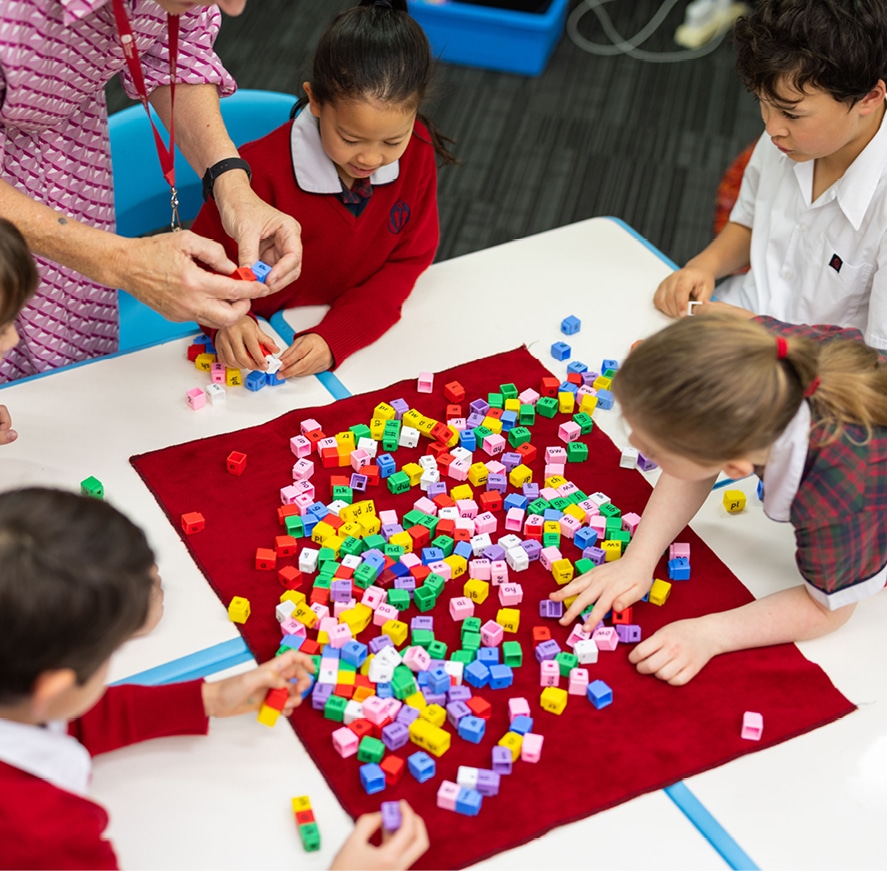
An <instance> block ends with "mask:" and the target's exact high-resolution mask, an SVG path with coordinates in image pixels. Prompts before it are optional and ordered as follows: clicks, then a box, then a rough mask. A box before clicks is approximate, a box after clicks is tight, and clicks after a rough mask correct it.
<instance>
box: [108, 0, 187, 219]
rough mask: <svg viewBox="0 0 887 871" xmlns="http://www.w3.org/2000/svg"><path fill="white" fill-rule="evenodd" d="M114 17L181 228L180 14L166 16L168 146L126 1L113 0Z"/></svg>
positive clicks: (172, 206)
mask: <svg viewBox="0 0 887 871" xmlns="http://www.w3.org/2000/svg"><path fill="white" fill-rule="evenodd" d="M114 20H115V22H116V25H117V38H118V40H119V42H120V47H121V48H122V49H123V57H124V58H125V59H126V65H127V67H128V68H129V74H130V76H131V77H132V81H133V85H134V86H135V89H136V93H137V94H138V95H139V100H140V101H141V104H142V106H144V107H145V112H147V113H148V121H149V122H150V124H151V130H152V131H153V132H154V144H155V145H156V146H157V156H158V158H159V159H160V168H161V170H162V171H163V177H164V178H165V179H166V182H167V184H168V185H169V190H170V207H171V209H172V219H171V221H170V229H172V230H180V229H181V227H182V223H181V221H180V219H179V194H178V191H177V190H176V165H175V163H176V161H175V147H176V145H175V142H176V134H175V111H174V108H175V98H176V63H177V61H178V56H179V17H178V15H167V16H166V26H167V32H168V34H169V110H170V120H169V148H167V147H166V146H165V145H164V144H163V138H162V137H161V135H160V131H159V130H158V129H157V126H156V125H155V124H154V119H153V118H152V117H151V107H150V106H149V105H148V89H147V88H146V87H145V76H144V74H143V73H142V65H141V63H140V61H139V50H138V48H137V47H136V41H135V36H134V35H133V32H132V24H131V23H130V21H129V16H128V15H127V14H126V10H125V9H124V7H123V0H114Z"/></svg>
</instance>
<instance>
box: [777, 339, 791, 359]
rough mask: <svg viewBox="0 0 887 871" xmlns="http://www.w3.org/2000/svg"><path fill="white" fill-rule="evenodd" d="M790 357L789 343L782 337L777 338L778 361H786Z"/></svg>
mask: <svg viewBox="0 0 887 871" xmlns="http://www.w3.org/2000/svg"><path fill="white" fill-rule="evenodd" d="M786 357H788V342H787V341H786V340H785V339H784V338H783V337H782V336H777V337H776V359H777V360H784V359H785V358H786Z"/></svg>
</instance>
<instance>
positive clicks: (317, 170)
mask: <svg viewBox="0 0 887 871" xmlns="http://www.w3.org/2000/svg"><path fill="white" fill-rule="evenodd" d="M431 72H432V57H431V51H430V48H429V45H428V40H427V38H426V37H425V34H424V32H423V31H422V28H421V27H419V25H418V24H417V23H416V21H415V20H414V19H413V18H412V17H411V16H410V15H409V13H408V12H407V5H406V0H393V2H392V0H375V2H374V0H364V2H362V3H361V5H360V6H357V7H354V8H352V9H349V10H348V11H347V12H344V13H342V14H341V15H339V16H338V17H337V18H336V19H335V20H334V21H333V23H332V24H331V25H330V27H329V28H328V29H327V31H326V33H324V35H323V36H322V37H321V40H320V43H319V45H318V47H317V52H316V54H315V57H314V63H313V68H312V75H311V81H310V82H305V84H304V88H305V93H306V95H307V100H306V99H304V98H303V100H301V101H300V102H299V104H298V105H297V107H296V110H298V109H299V108H300V107H301V106H303V105H305V103H307V109H306V110H305V111H302V112H300V113H299V114H298V115H296V117H295V120H294V121H292V122H290V123H288V124H285V125H284V126H283V127H280V128H278V129H277V130H275V131H273V132H272V133H270V134H268V135H267V136H265V137H264V138H262V139H259V140H258V141H256V142H253V143H250V144H249V145H246V146H244V147H243V148H242V149H241V150H240V153H241V156H242V157H244V158H245V159H246V160H247V161H248V162H249V163H250V165H251V167H252V187H253V190H255V192H256V193H257V194H258V195H259V196H261V197H264V198H266V200H267V202H269V203H271V204H273V205H274V206H275V207H276V208H278V209H280V210H281V211H283V212H286V213H287V214H290V215H293V216H294V217H295V218H297V219H298V220H299V222H300V223H301V225H302V243H303V246H304V252H305V253H304V262H303V266H302V273H301V275H300V277H299V278H298V280H297V281H294V282H293V283H292V284H291V285H289V286H288V287H285V288H283V290H281V291H279V292H277V293H274V294H272V295H270V296H267V297H263V298H262V299H255V300H253V302H252V309H251V314H252V317H244V318H242V319H241V320H240V321H239V322H238V323H236V324H234V325H233V326H230V327H226V328H224V329H221V330H219V331H218V332H217V333H215V335H214V336H213V340H214V343H215V347H216V352H217V353H218V358H219V362H221V363H224V364H225V365H227V366H231V367H238V368H243V369H247V368H248V369H257V368H258V369H265V368H267V363H266V362H265V359H264V357H265V352H264V351H263V350H262V348H261V346H262V345H264V346H265V347H266V348H269V349H271V350H273V351H275V352H276V351H277V350H279V349H278V347H277V345H276V343H275V342H274V340H273V339H272V338H271V337H270V336H269V335H267V334H266V333H265V332H263V330H262V329H261V327H260V326H259V325H258V323H257V322H256V320H255V316H257V315H258V316H262V317H266V318H267V317H269V316H270V315H272V314H273V313H275V312H277V311H280V310H281V309H283V308H288V307H290V306H296V305H298V306H304V305H328V306H329V307H330V308H329V311H328V312H327V314H326V315H325V317H324V318H323V320H322V321H321V322H320V323H319V324H318V325H317V326H316V327H312V328H311V329H310V330H308V331H306V332H303V333H301V334H300V335H298V336H297V337H296V339H295V341H294V342H293V343H292V345H290V347H289V348H287V349H286V350H285V351H284V352H283V354H282V355H281V361H282V363H283V365H282V367H281V369H280V371H279V373H278V374H279V376H281V377H284V378H291V377H294V376H300V375H311V374H314V373H317V372H323V371H325V370H327V369H331V368H334V367H335V366H338V365H339V364H340V363H341V362H342V361H343V360H344V359H345V358H346V357H348V356H349V355H350V354H353V353H354V352H355V351H357V350H359V349H360V348H363V347H365V346H366V345H369V344H370V343H371V342H374V341H376V339H378V338H379V337H380V336H382V335H383V334H384V333H385V332H386V331H387V330H389V329H390V328H391V327H392V326H393V325H394V324H395V323H396V322H397V321H398V320H399V319H400V311H401V306H402V305H403V303H404V301H405V300H406V298H407V297H408V296H409V294H410V292H411V291H412V289H413V285H414V284H415V283H416V279H418V277H419V275H421V273H422V272H423V271H424V270H425V269H426V268H427V267H428V266H429V265H430V264H431V261H432V260H433V258H434V253H435V251H436V249H437V244H438V238H439V226H438V217H437V169H436V166H435V153H436V154H437V155H439V156H441V157H442V159H443V160H445V161H447V162H450V163H452V162H454V158H453V156H452V155H451V154H450V153H449V151H447V149H446V147H445V145H444V141H443V137H441V136H440V134H438V133H437V131H436V130H435V128H434V126H433V124H431V122H430V121H428V120H427V119H425V118H423V117H422V116H421V115H419V107H420V105H421V104H422V102H423V100H424V98H425V95H426V92H427V90H428V87H429V84H430V80H431ZM193 229H194V231H195V232H197V233H199V234H201V235H205V236H208V237H210V238H213V239H216V240H218V241H220V242H222V243H223V244H225V245H226V250H227V251H228V253H229V254H236V252H235V249H234V243H233V242H232V240H231V239H229V238H228V237H227V235H226V234H225V232H224V230H223V229H222V225H221V222H220V220H219V214H218V210H217V209H216V207H215V204H214V203H212V201H208V202H207V204H206V205H205V206H204V207H203V209H202V210H201V212H200V214H199V215H198V216H197V220H196V221H195V223H194V227H193ZM210 335H212V333H211V334H210Z"/></svg>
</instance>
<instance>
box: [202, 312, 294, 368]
mask: <svg viewBox="0 0 887 871" xmlns="http://www.w3.org/2000/svg"><path fill="white" fill-rule="evenodd" d="M213 344H214V345H215V347H216V356H217V357H218V360H219V362H220V363H221V364H222V365H223V366H229V367H230V368H231V369H261V370H262V371H263V372H264V371H265V369H267V368H268V364H267V363H266V362H265V352H264V351H263V350H262V345H264V346H265V347H266V348H267V349H268V350H269V351H271V352H272V353H274V354H276V353H277V351H278V350H279V348H278V347H277V343H276V342H275V341H274V339H272V338H271V336H269V335H268V334H267V333H266V332H264V331H263V330H262V328H261V327H260V326H259V325H258V324H257V323H256V322H255V321H254V320H253V319H252V318H250V317H242V318H241V319H240V320H239V321H237V323H236V324H232V325H231V326H230V327H223V328H222V329H221V330H219V331H218V332H217V333H216V339H215V341H214V342H213Z"/></svg>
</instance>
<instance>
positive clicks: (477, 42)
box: [409, 0, 570, 76]
mask: <svg viewBox="0 0 887 871" xmlns="http://www.w3.org/2000/svg"><path fill="white" fill-rule="evenodd" d="M569 5H570V0H553V2H552V4H551V6H549V7H548V10H547V11H546V12H544V13H535V12H514V11H511V10H508V9H494V8H491V7H487V6H472V5H469V4H466V3H459V2H457V0H444V2H433V0H411V2H410V4H409V8H410V13H411V14H412V16H413V17H414V18H415V19H416V21H418V22H419V24H421V25H422V28H423V29H424V30H425V33H426V34H427V35H428V40H429V42H430V43H431V47H432V49H433V51H434V54H435V56H436V57H439V58H440V59H441V60H442V61H446V62H447V63H453V64H462V65H464V66H472V67H483V68H485V69H492V70H501V71H502V72H506V73H517V74H518V75H522V76H538V75H539V74H540V73H541V72H542V71H543V70H544V69H545V66H546V64H547V63H548V59H549V58H550V57H551V53H552V52H553V51H554V47H555V45H557V42H558V40H559V39H560V38H561V36H562V35H563V32H564V24H565V22H566V20H567V10H568V7H569Z"/></svg>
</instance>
